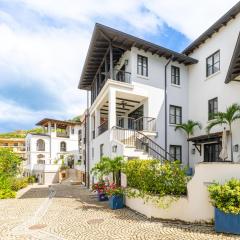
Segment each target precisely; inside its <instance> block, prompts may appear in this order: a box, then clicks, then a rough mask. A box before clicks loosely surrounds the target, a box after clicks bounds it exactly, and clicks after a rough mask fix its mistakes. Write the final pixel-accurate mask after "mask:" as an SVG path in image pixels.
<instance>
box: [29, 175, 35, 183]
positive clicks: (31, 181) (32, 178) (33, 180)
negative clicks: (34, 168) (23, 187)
mask: <svg viewBox="0 0 240 240" xmlns="http://www.w3.org/2000/svg"><path fill="white" fill-rule="evenodd" d="M27 180H28V183H30V184H33V183H35V182H36V177H35V176H29V177H28V178H27Z"/></svg>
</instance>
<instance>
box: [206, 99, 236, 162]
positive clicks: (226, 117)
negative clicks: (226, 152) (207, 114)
mask: <svg viewBox="0 0 240 240" xmlns="http://www.w3.org/2000/svg"><path fill="white" fill-rule="evenodd" d="M238 119H240V105H239V104H237V103H234V104H232V105H230V106H229V107H228V108H227V109H226V112H218V113H216V114H214V119H213V120H211V121H209V123H208V126H207V129H206V130H207V132H208V133H209V132H210V130H211V129H212V128H213V127H214V126H216V125H223V124H225V125H227V126H228V127H229V131H230V140H231V161H233V140H232V124H233V122H234V121H236V120H238Z"/></svg>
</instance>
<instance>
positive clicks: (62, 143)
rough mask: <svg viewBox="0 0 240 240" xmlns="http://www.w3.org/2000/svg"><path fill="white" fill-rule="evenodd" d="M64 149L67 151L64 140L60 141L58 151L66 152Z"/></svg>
mask: <svg viewBox="0 0 240 240" xmlns="http://www.w3.org/2000/svg"><path fill="white" fill-rule="evenodd" d="M66 151H67V144H66V142H60V152H66Z"/></svg>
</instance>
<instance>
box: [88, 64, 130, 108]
mask: <svg viewBox="0 0 240 240" xmlns="http://www.w3.org/2000/svg"><path fill="white" fill-rule="evenodd" d="M108 79H111V80H115V81H117V82H122V83H128V84H131V73H130V72H125V71H122V70H117V69H114V70H113V76H112V77H111V76H110V72H108V73H107V74H105V73H103V74H102V75H100V77H99V78H96V79H95V81H94V82H93V83H92V86H91V104H92V103H93V102H94V100H95V99H96V98H97V96H98V95H99V93H100V92H101V90H102V88H103V87H104V85H105V83H106V82H107V80H108Z"/></svg>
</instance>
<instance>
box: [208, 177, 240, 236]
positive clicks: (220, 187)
mask: <svg viewBox="0 0 240 240" xmlns="http://www.w3.org/2000/svg"><path fill="white" fill-rule="evenodd" d="M208 190H209V193H210V199H211V202H212V204H213V206H214V207H215V231H216V232H222V233H233V234H240V180H238V179H231V180H229V181H228V182H226V183H225V184H219V183H214V184H212V185H210V186H209V187H208Z"/></svg>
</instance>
